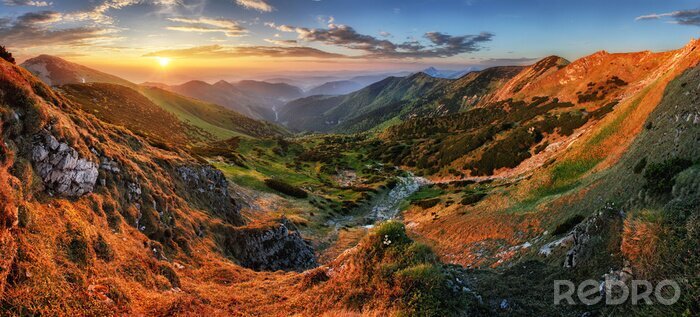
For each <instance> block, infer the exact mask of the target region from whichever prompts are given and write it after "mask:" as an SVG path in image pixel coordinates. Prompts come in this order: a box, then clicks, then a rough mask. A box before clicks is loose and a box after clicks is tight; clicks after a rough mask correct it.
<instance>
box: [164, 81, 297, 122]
mask: <svg viewBox="0 0 700 317" xmlns="http://www.w3.org/2000/svg"><path fill="white" fill-rule="evenodd" d="M151 85H152V84H151ZM160 86H161V87H160V88H164V89H167V90H170V91H173V92H177V93H179V94H181V95H184V96H187V97H190V98H195V99H199V100H203V101H206V102H211V103H215V104H218V105H222V106H224V107H226V108H229V109H231V110H233V111H236V112H238V113H240V114H243V115H245V116H247V117H249V118H253V119H259V120H267V121H270V122H275V121H276V120H277V117H276V115H275V109H276V108H279V107H281V106H282V105H284V104H285V103H286V102H288V101H290V100H293V99H297V98H299V97H301V96H302V94H303V92H302V90H301V89H299V88H298V87H295V86H292V85H289V84H284V83H268V82H264V81H254V80H243V81H240V82H237V83H229V82H226V81H223V80H220V81H218V82H216V83H214V84H208V83H206V82H203V81H199V80H193V81H189V82H186V83H183V84H181V85H173V86H163V85H160Z"/></svg>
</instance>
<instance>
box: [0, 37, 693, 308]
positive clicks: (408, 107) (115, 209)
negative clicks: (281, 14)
mask: <svg viewBox="0 0 700 317" xmlns="http://www.w3.org/2000/svg"><path fill="white" fill-rule="evenodd" d="M698 48H700V41H698V40H693V41H691V42H689V43H688V44H686V45H685V46H684V47H682V48H679V49H676V50H671V51H665V52H649V51H644V52H633V53H608V52H605V51H600V52H596V53H594V54H592V55H588V56H585V57H582V58H580V59H577V60H573V61H568V60H566V59H564V58H561V57H557V56H549V57H545V58H542V59H540V60H538V61H536V62H534V63H533V64H531V65H526V66H495V67H488V68H484V69H481V70H472V69H470V70H468V71H467V70H465V71H464V72H457V71H455V73H445V72H441V71H438V70H437V69H432V70H431V72H432V73H433V74H432V75H431V74H426V73H424V72H418V73H413V74H408V75H406V76H398V77H394V76H387V77H386V78H374V77H373V78H372V80H369V79H366V81H367V82H365V85H361V84H358V82H359V81H360V79H358V78H355V79H354V81H351V82H345V83H340V82H338V81H330V82H329V84H328V85H325V86H324V85H319V86H317V87H316V88H312V89H310V90H309V91H316V92H323V93H321V94H313V95H307V92H305V91H304V90H302V89H300V88H298V87H295V86H292V85H290V84H283V83H270V82H264V81H252V80H249V81H240V82H236V83H230V82H226V81H223V80H222V81H218V82H216V83H214V84H210V83H207V82H204V81H198V80H193V81H189V82H186V83H184V84H181V85H165V84H157V83H153V82H151V83H144V84H140V85H139V84H134V83H131V82H129V81H127V80H125V79H121V78H119V77H116V76H113V75H109V74H106V73H102V72H99V71H97V70H94V69H90V68H87V67H85V66H81V65H79V64H75V63H71V62H68V61H66V60H63V59H60V58H57V57H52V56H48V55H41V56H39V57H37V58H34V59H29V60H28V61H27V62H25V63H23V64H21V65H14V64H12V63H10V62H7V61H5V60H0V75H1V76H0V89H1V90H0V91H1V92H2V93H1V94H0V110H1V112H0V113H1V114H2V117H1V118H2V120H1V122H2V129H0V132H2V136H3V140H4V142H3V144H1V145H2V146H0V163H1V164H0V182H2V186H0V197H2V198H3V200H2V201H3V202H2V208H1V209H0V210H2V214H0V220H2V222H1V223H2V227H0V250H1V251H2V252H3V254H5V256H3V257H0V290H2V297H1V298H0V308H1V309H2V311H3V312H8V313H9V315H52V313H53V311H52V309H59V310H60V311H61V313H62V314H75V315H149V316H151V315H152V316H171V315H212V316H230V315H240V316H249V315H280V316H281V315H299V316H306V315H326V316H337V315H347V316H354V315H378V316H384V315H407V316H453V315H454V316H526V315H527V316H533V315H542V316H598V315H606V316H607V315H611V316H617V315H633V316H649V315H655V316H662V315H679V316H691V315H692V314H693V313H696V312H698V306H697V303H698V299H699V297H698V296H700V281H699V280H698V278H697V276H698V274H697V272H698V265H699V264H700V259H699V258H698V254H697V249H698V246H699V245H698V241H700V240H698V232H699V229H700V218H699V217H700V213H699V212H700V210H699V209H698V206H700V204H699V203H698V202H699V201H700V186H698V185H699V184H698V180H699V179H700V178H699V177H698V172H699V171H700V167H699V166H700V165H698V164H700V161H699V159H700V152H699V151H700V66H698V63H699V62H700V49H698ZM380 77H381V76H380ZM375 79H376V81H373V80H375ZM626 275H633V276H635V277H644V278H647V279H649V280H654V281H656V280H660V279H665V278H673V279H674V280H677V281H680V282H679V283H680V284H681V287H682V289H683V290H684V292H683V295H682V296H681V297H680V298H679V300H678V303H677V304H674V305H670V306H658V305H649V306H634V305H631V304H622V305H619V306H606V305H604V304H597V305H591V306H586V305H569V306H567V305H559V306H557V305H551V297H550V296H549V294H551V293H552V282H553V281H554V280H561V279H566V280H572V281H577V282H580V281H583V280H588V279H593V280H595V281H596V282H597V283H600V284H599V285H602V286H600V287H601V288H604V286H605V283H606V281H609V278H614V279H615V280H623V279H627V278H628V277H626ZM606 278H608V279H606ZM75 290H78V291H75ZM57 307H58V308H57Z"/></svg>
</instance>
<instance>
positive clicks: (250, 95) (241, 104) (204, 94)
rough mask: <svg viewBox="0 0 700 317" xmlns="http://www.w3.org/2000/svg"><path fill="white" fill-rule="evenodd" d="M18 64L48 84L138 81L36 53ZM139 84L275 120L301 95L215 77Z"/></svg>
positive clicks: (297, 91) (286, 88) (264, 84)
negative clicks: (173, 83) (279, 110)
mask: <svg viewBox="0 0 700 317" xmlns="http://www.w3.org/2000/svg"><path fill="white" fill-rule="evenodd" d="M20 66H22V67H24V68H25V69H27V70H29V71H30V72H32V73H33V74H34V75H36V76H37V77H39V78H41V80H42V81H44V82H45V83H47V84H49V85H51V86H60V85H65V84H80V83H111V84H118V85H122V86H127V87H130V88H132V89H135V90H139V87H138V85H136V84H134V83H131V82H129V81H127V80H125V79H122V78H119V77H117V76H113V75H109V74H106V73H103V72H100V71H97V70H94V69H91V68H88V67H85V66H82V65H79V64H76V63H72V62H69V61H66V60H64V59H61V58H59V57H55V56H50V55H40V56H38V57H35V58H31V59H28V60H27V61H25V62H24V63H22V64H21V65H20ZM143 86H148V87H158V88H161V89H166V90H171V91H173V92H176V93H179V94H182V95H184V96H187V97H191V98H196V99H200V100H202V101H207V102H210V103H215V104H218V105H221V106H224V107H226V108H229V109H231V110H233V111H236V112H238V113H240V114H243V115H245V116H247V117H249V118H252V119H257V120H268V121H271V122H272V121H275V114H274V110H273V108H275V107H279V106H281V105H283V104H284V103H285V102H287V101H289V100H292V99H296V98H299V97H301V96H302V91H301V89H299V88H297V87H294V86H291V85H286V84H272V83H267V82H260V81H242V82H240V83H236V84H231V83H228V82H225V81H219V82H217V83H215V84H213V85H211V84H208V83H206V82H203V81H197V80H193V81H190V82H187V83H184V84H182V85H176V86H169V85H165V84H161V83H149V82H147V83H144V85H143Z"/></svg>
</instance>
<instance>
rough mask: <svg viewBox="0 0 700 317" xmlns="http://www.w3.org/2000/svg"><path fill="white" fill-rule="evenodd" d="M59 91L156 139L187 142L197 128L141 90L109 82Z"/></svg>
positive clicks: (110, 119)
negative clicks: (145, 95) (144, 94)
mask: <svg viewBox="0 0 700 317" xmlns="http://www.w3.org/2000/svg"><path fill="white" fill-rule="evenodd" d="M58 91H59V92H60V93H61V94H63V95H64V96H65V97H66V98H68V99H70V100H71V101H73V102H74V103H75V104H76V105H78V106H80V108H81V109H82V110H83V111H85V112H87V113H90V114H92V115H94V116H96V117H98V118H100V119H101V120H103V121H105V122H109V123H112V124H115V125H117V126H124V127H126V128H127V129H129V130H131V131H132V132H134V133H136V134H139V135H143V136H145V137H146V138H149V139H153V141H154V142H161V143H165V140H167V143H171V144H174V145H184V144H186V143H188V142H189V140H190V139H189V138H190V135H192V136H194V135H196V132H197V131H195V130H194V127H192V126H190V125H188V124H186V123H184V122H182V121H180V120H179V119H178V118H177V117H175V116H174V115H173V114H171V113H169V112H167V111H165V110H163V109H162V108H161V107H159V106H157V105H155V104H154V103H153V102H151V101H150V100H149V99H148V98H146V97H144V96H143V95H141V94H140V93H138V92H137V91H135V90H133V89H131V88H129V87H126V86H121V85H116V84H106V83H90V84H68V85H62V86H59V87H58Z"/></svg>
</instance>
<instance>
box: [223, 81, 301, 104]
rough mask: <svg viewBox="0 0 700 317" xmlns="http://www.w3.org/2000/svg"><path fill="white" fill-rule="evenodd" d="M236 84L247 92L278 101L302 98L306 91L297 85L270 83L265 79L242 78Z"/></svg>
mask: <svg viewBox="0 0 700 317" xmlns="http://www.w3.org/2000/svg"><path fill="white" fill-rule="evenodd" d="M234 86H235V87H236V88H238V89H240V90H241V91H243V92H245V93H247V94H254V95H257V96H260V97H262V98H268V99H273V100H278V101H290V100H293V99H297V98H300V97H301V96H302V95H303V94H304V92H303V91H302V90H301V89H300V88H299V87H296V86H292V85H289V84H285V83H268V82H264V81H255V80H242V81H239V82H237V83H235V84H234Z"/></svg>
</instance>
